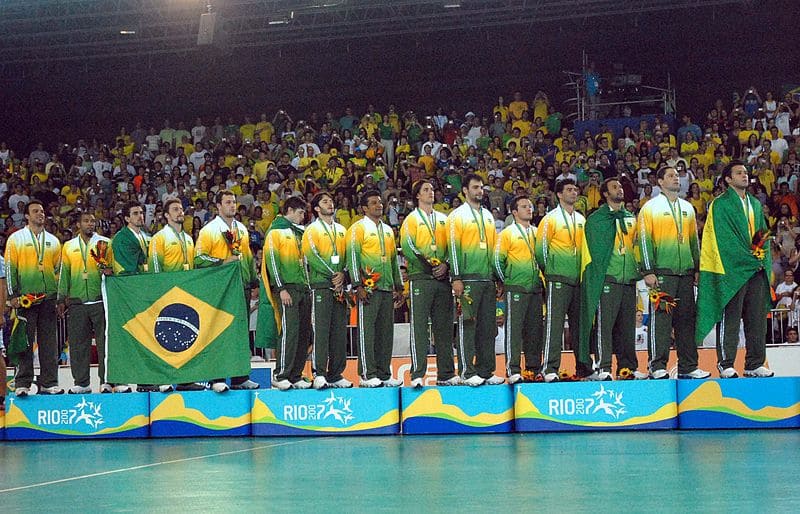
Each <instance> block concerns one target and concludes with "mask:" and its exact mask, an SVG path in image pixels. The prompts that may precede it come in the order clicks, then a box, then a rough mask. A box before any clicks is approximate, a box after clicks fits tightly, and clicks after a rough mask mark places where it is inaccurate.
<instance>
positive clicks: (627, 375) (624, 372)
mask: <svg viewBox="0 0 800 514" xmlns="http://www.w3.org/2000/svg"><path fill="white" fill-rule="evenodd" d="M633 379H634V376H633V371H631V369H630V368H622V369H621V370H619V372H617V380H633Z"/></svg>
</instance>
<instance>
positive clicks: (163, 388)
mask: <svg viewBox="0 0 800 514" xmlns="http://www.w3.org/2000/svg"><path fill="white" fill-rule="evenodd" d="M174 390H175V388H174V387H173V386H172V384H163V385H160V386H158V391H159V392H161V393H171V392H172V391H174Z"/></svg>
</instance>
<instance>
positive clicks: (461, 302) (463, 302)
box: [456, 291, 472, 318]
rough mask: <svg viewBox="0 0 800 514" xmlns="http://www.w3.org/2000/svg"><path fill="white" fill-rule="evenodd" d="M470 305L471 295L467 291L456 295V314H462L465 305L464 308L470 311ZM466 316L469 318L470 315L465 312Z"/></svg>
mask: <svg viewBox="0 0 800 514" xmlns="http://www.w3.org/2000/svg"><path fill="white" fill-rule="evenodd" d="M471 305H472V297H471V296H470V295H469V292H468V291H464V292H463V293H462V294H461V297H460V298H459V297H458V296H456V316H464V315H465V314H464V310H465V306H466V310H467V311H470V310H471V309H470V308H469V306H471ZM466 317H467V318H469V317H470V316H469V315H468V314H467V315H466Z"/></svg>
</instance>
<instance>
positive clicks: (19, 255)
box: [5, 200, 64, 398]
mask: <svg viewBox="0 0 800 514" xmlns="http://www.w3.org/2000/svg"><path fill="white" fill-rule="evenodd" d="M25 219H26V220H27V222H28V225H27V226H26V227H25V228H23V229H21V230H17V231H16V232H14V233H13V234H11V236H9V238H8V241H6V253H5V261H6V262H5V265H6V282H7V287H8V297H9V304H10V305H11V307H12V308H14V309H19V307H20V297H21V296H23V295H26V294H29V293H32V294H44V295H45V297H44V300H42V301H41V302H39V303H37V304H35V305H32V306H31V307H30V308H27V309H23V311H22V312H21V311H17V313H18V315H19V314H21V315H23V316H24V317H25V318H26V319H27V321H28V324H27V339H28V347H27V348H26V349H25V350H24V351H23V352H22V353H20V354H19V358H18V359H19V366H18V368H17V375H16V377H15V378H14V382H15V383H16V391H15V392H16V396H17V397H19V398H22V397H25V396H28V395H29V394H31V390H30V387H31V383H32V382H33V343H34V341H36V342H38V343H39V367H40V371H39V381H38V385H39V394H62V393H63V392H64V390H63V389H61V388H60V387H58V353H59V352H58V341H57V340H56V317H57V314H56V293H57V289H58V279H57V276H56V274H57V272H58V270H59V268H60V267H61V243H59V241H58V238H56V236H54V235H53V234H51V233H49V232H47V231H46V230H45V229H44V223H45V213H44V205H43V204H42V202H40V201H39V200H31V201H30V202H28V204H27V205H26V206H25Z"/></svg>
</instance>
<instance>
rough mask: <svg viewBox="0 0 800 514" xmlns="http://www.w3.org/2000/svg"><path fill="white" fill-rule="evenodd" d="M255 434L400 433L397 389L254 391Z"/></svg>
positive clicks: (253, 423)
mask: <svg viewBox="0 0 800 514" xmlns="http://www.w3.org/2000/svg"><path fill="white" fill-rule="evenodd" d="M252 417H253V421H252V427H253V435H254V436H285V435H320V436H322V435H378V434H397V433H399V432H400V393H399V391H398V390H397V389H395V388H379V389H355V388H354V389H324V390H321V391H316V390H314V389H306V390H294V389H293V390H289V391H278V390H275V389H273V390H270V391H260V390H259V391H254V392H253V411H252Z"/></svg>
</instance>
